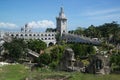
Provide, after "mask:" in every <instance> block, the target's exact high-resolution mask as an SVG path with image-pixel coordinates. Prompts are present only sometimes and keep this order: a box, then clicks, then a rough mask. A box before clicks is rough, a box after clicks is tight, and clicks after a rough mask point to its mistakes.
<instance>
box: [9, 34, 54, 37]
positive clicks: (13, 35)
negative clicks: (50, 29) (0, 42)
mask: <svg viewBox="0 0 120 80" xmlns="http://www.w3.org/2000/svg"><path fill="white" fill-rule="evenodd" d="M10 36H12V37H15V36H34V37H35V36H55V34H11V35H10Z"/></svg>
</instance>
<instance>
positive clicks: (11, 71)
mask: <svg viewBox="0 0 120 80" xmlns="http://www.w3.org/2000/svg"><path fill="white" fill-rule="evenodd" d="M26 77H28V78H31V79H32V80H45V79H61V78H65V77H68V79H67V80H120V74H110V75H94V74H83V73H80V72H63V71H54V70H51V69H46V68H38V69H36V70H34V71H30V70H29V69H28V68H25V66H23V65H20V64H17V65H7V66H3V67H0V80H24V79H25V78H26Z"/></svg>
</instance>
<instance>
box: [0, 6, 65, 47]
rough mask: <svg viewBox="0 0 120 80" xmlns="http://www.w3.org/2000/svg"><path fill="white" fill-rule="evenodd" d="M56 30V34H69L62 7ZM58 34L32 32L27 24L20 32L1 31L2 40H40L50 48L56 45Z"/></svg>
mask: <svg viewBox="0 0 120 80" xmlns="http://www.w3.org/2000/svg"><path fill="white" fill-rule="evenodd" d="M56 29H57V31H56V32H59V33H60V34H61V35H62V33H63V32H66V33H67V18H66V17H65V14H64V11H63V8H62V7H61V10H60V13H59V16H58V17H57V18H56ZM56 32H32V31H31V28H30V26H29V25H28V24H26V25H25V26H24V27H23V28H21V31H19V32H15V31H14V32H10V31H8V32H4V31H0V38H1V39H2V38H3V36H5V35H7V36H10V37H15V38H23V39H40V40H42V41H44V42H45V43H46V44H47V46H49V45H50V44H56V38H55V36H56Z"/></svg>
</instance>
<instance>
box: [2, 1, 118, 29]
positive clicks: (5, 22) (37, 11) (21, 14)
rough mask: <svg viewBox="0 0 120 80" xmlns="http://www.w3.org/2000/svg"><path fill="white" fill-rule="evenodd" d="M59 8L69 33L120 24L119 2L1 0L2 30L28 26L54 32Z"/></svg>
mask: <svg viewBox="0 0 120 80" xmlns="http://www.w3.org/2000/svg"><path fill="white" fill-rule="evenodd" d="M60 7H63V8H64V12H65V15H66V17H67V19H68V23H67V28H68V30H74V29H76V28H77V27H83V28H87V27H89V26H90V25H95V26H98V25H102V24H104V23H110V22H112V21H116V22H117V23H120V0H0V30H5V31H19V30H20V28H21V27H23V26H24V25H25V24H30V25H32V27H31V28H32V29H33V30H34V31H44V30H45V29H46V28H55V27H56V17H57V16H58V15H59V12H60Z"/></svg>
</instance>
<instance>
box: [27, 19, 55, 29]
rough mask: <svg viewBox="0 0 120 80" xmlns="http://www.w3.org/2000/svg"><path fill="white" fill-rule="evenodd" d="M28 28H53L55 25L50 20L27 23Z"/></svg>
mask: <svg viewBox="0 0 120 80" xmlns="http://www.w3.org/2000/svg"><path fill="white" fill-rule="evenodd" d="M28 26H29V27H30V28H55V24H54V23H53V22H52V21H50V20H42V21H32V22H29V23H28Z"/></svg>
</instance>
